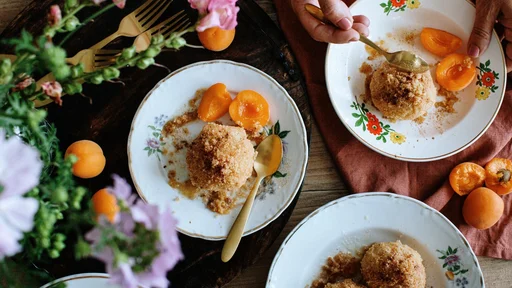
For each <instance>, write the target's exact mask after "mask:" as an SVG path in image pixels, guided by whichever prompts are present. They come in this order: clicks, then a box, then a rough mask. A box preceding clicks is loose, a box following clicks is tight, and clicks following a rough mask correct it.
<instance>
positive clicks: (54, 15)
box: [48, 5, 62, 26]
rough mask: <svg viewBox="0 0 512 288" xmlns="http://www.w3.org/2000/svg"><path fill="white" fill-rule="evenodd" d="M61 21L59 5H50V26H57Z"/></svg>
mask: <svg viewBox="0 0 512 288" xmlns="http://www.w3.org/2000/svg"><path fill="white" fill-rule="evenodd" d="M61 19H62V12H61V11H60V7H59V5H52V6H51V7H50V13H49V14H48V23H49V24H50V26H57V25H58V24H59V22H60V20H61Z"/></svg>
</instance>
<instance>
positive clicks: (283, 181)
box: [128, 60, 308, 240]
mask: <svg viewBox="0 0 512 288" xmlns="http://www.w3.org/2000/svg"><path fill="white" fill-rule="evenodd" d="M218 82H222V83H224V84H226V86H227V87H228V90H230V91H241V90H246V89H251V90H255V91H257V92H259V93H260V94H261V95H262V96H264V97H265V99H266V100H267V101H268V103H269V106H270V122H271V123H273V124H275V123H277V121H279V126H280V132H281V133H282V132H283V131H290V132H289V133H288V134H286V133H284V134H286V135H284V134H281V137H282V138H283V143H284V160H283V163H282V164H281V167H280V168H279V171H280V172H281V173H282V174H283V175H284V174H286V176H285V177H281V178H273V182H274V184H273V185H275V186H273V187H274V188H275V189H274V192H275V193H271V191H264V192H262V193H261V194H260V196H258V197H257V201H256V202H255V203H254V207H253V209H252V213H251V217H250V218H249V221H248V223H247V225H246V227H245V232H244V235H248V234H250V233H253V232H255V231H258V230H259V229H261V228H263V227H265V226H266V225H268V224H269V223H270V222H271V221H272V220H274V219H276V218H277V217H278V216H279V215H280V214H281V213H282V212H283V211H284V210H285V209H286V207H288V205H289V204H290V203H291V202H292V200H293V198H294V197H295V195H296V193H297V191H298V190H299V188H300V186H301V183H302V181H303V179H304V174H305V171H306V163H307V159H308V148H307V137H306V129H305V126H304V123H303V121H302V118H301V116H300V112H299V110H298V108H297V106H296V105H295V103H294V102H293V100H292V98H291V97H290V96H289V95H288V93H287V92H286V90H285V89H284V88H283V87H282V86H281V85H279V84H278V83H277V82H276V81H275V80H274V79H272V77H270V76H269V75H267V74H265V73H263V72H262V71H260V70H258V69H256V68H254V67H251V66H248V65H245V64H240V63H235V62H231V61H225V60H216V61H210V62H199V63H195V64H192V65H189V66H187V67H184V68H181V69H179V70H177V71H174V72H173V73H171V74H170V75H169V76H168V77H166V78H165V79H163V80H162V81H160V83H158V84H157V85H156V87H155V88H154V89H153V90H152V91H150V92H149V93H148V95H147V96H146V98H144V100H143V101H142V103H141V105H140V107H139V109H138V111H137V113H136V114H135V118H134V120H133V123H132V128H131V132H130V136H129V139H128V159H129V166H130V173H131V176H132V179H133V182H134V183H135V187H136V189H137V191H138V193H139V195H140V196H141V197H142V198H143V199H145V200H146V201H147V202H149V203H153V204H157V205H159V206H160V207H162V208H163V207H167V206H169V205H170V206H171V208H172V210H173V211H174V213H175V216H176V217H177V219H178V221H179V223H178V230H179V231H180V232H182V233H184V234H187V235H189V236H192V237H199V238H203V239H208V240H222V239H225V238H226V236H227V234H228V232H229V229H230V228H231V226H232V224H233V222H234V220H235V218H236V216H237V215H238V212H239V210H240V208H241V206H238V207H235V208H234V209H233V210H232V211H231V213H230V214H227V215H219V214H215V213H214V212H212V211H210V210H209V209H207V208H206V206H205V204H204V203H203V201H202V199H201V198H200V197H197V198H196V199H193V200H190V199H188V198H186V197H184V196H182V195H181V194H180V193H179V191H177V190H176V189H174V188H172V187H170V186H169V185H168V183H167V182H168V180H167V176H166V175H167V174H166V173H165V171H164V169H163V165H161V163H160V160H159V158H160V156H161V153H160V152H159V150H160V149H159V148H161V146H160V145H162V144H161V143H160V141H159V140H158V138H159V137H160V131H161V127H162V126H163V125H164V124H165V122H166V120H167V119H172V118H174V117H176V116H179V115H181V114H182V113H183V112H184V111H186V108H187V105H188V102H189V100H191V99H192V98H193V97H194V95H195V93H196V90H198V89H201V88H208V87H210V86H211V85H212V84H215V83H218ZM202 126H204V123H202V122H201V123H199V122H197V123H194V125H191V126H190V135H191V137H192V138H194V137H195V135H197V134H199V132H200V130H201V129H202ZM274 131H275V129H274ZM177 200H179V201H177Z"/></svg>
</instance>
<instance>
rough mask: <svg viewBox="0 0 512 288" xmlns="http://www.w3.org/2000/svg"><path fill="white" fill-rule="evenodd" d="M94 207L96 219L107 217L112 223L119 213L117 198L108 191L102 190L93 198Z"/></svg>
mask: <svg viewBox="0 0 512 288" xmlns="http://www.w3.org/2000/svg"><path fill="white" fill-rule="evenodd" d="M92 207H93V209H94V212H95V213H96V217H97V218H99V217H100V216H101V215H103V216H105V217H106V218H107V219H108V220H109V221H110V222H111V223H113V222H114V219H115V217H116V215H117V213H118V212H119V206H118V205H117V198H116V196H114V195H113V194H112V193H110V192H109V191H108V189H106V188H105V189H101V190H99V191H98V192H96V193H94V195H93V196H92Z"/></svg>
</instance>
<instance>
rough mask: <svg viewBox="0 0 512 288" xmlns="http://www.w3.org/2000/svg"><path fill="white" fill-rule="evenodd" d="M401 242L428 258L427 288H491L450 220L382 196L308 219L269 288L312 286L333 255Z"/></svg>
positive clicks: (349, 199) (290, 240) (291, 239)
mask: <svg viewBox="0 0 512 288" xmlns="http://www.w3.org/2000/svg"><path fill="white" fill-rule="evenodd" d="M397 240H400V241H401V242H402V243H404V244H406V245H409V246H411V247H412V248H413V249H415V250H416V251H418V253H419V254H420V255H421V257H422V258H423V265H424V266H425V270H426V274H427V286H426V287H436V288H437V287H446V288H451V287H454V288H470V287H471V288H482V287H485V284H484V278H483V274H482V271H481V269H480V265H479V264H478V260H477V258H476V256H475V254H474V253H473V250H471V247H470V246H469V244H468V241H467V240H466V239H465V238H464V236H463V235H462V234H461V233H460V231H459V230H457V228H456V227H455V226H454V225H453V224H452V223H451V222H450V221H449V220H448V219H446V217H444V216H443V215H442V214H441V213H439V212H438V211H436V210H434V209H432V208H431V207H429V206H428V205H426V204H425V203H423V202H420V201H418V200H415V199H413V198H410V197H405V196H401V195H397V194H391V193H381V192H371V193H361V194H355V195H350V196H346V197H343V198H340V199H338V200H335V201H332V202H330V203H328V204H326V205H324V206H322V207H320V208H318V209H317V210H316V211H314V212H313V213H311V214H310V215H309V216H307V217H306V218H305V219H304V220H302V221H301V222H300V223H299V224H298V225H297V226H296V227H295V228H294V229H293V231H292V232H291V233H290V234H289V235H288V237H286V239H285V240H284V242H283V244H282V245H281V248H279V251H278V252H277V255H276V256H275V258H274V262H273V263H272V266H271V268H270V273H269V276H268V279H267V286H266V287H267V288H281V287H309V285H310V284H311V283H312V282H313V280H314V279H315V278H316V277H317V276H318V274H319V273H320V270H321V267H322V265H323V264H324V263H325V261H326V259H327V258H328V257H330V256H334V255H336V254H337V253H339V252H346V253H357V251H358V250H359V249H361V248H362V247H364V246H366V245H370V244H372V243H375V242H391V241H397Z"/></svg>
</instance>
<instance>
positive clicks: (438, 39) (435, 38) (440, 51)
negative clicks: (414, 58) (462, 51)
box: [420, 28, 462, 57]
mask: <svg viewBox="0 0 512 288" xmlns="http://www.w3.org/2000/svg"><path fill="white" fill-rule="evenodd" d="M420 39H421V44H423V47H425V49H427V51H429V52H430V53H432V54H435V55H437V56H441V57H444V56H446V55H448V54H451V53H453V52H455V51H457V49H459V48H460V46H462V39H460V38H459V37H457V36H455V35H453V34H451V33H448V32H446V31H443V30H439V29H434V28H423V30H422V31H421V35H420Z"/></svg>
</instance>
